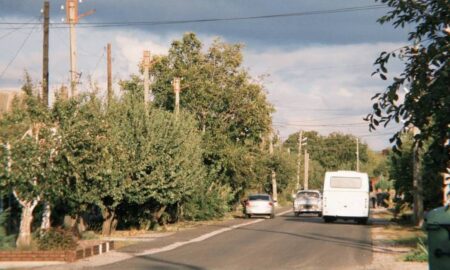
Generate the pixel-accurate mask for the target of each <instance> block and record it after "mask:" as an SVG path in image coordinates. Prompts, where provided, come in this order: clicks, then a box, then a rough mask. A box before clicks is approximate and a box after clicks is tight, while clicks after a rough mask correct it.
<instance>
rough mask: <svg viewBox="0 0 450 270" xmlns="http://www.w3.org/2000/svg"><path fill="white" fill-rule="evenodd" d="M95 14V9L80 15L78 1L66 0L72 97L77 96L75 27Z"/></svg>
mask: <svg viewBox="0 0 450 270" xmlns="http://www.w3.org/2000/svg"><path fill="white" fill-rule="evenodd" d="M93 13H95V9H93V10H90V11H88V12H86V13H83V14H78V0H66V21H67V23H68V24H69V28H70V32H69V33H70V89H71V93H70V94H71V97H75V96H77V94H78V93H77V84H78V72H77V37H76V33H75V25H76V24H77V23H78V20H79V19H81V18H83V17H86V16H89V15H91V14H93Z"/></svg>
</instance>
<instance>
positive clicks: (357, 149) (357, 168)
mask: <svg viewBox="0 0 450 270" xmlns="http://www.w3.org/2000/svg"><path fill="white" fill-rule="evenodd" d="M356 171H357V172H359V138H356Z"/></svg>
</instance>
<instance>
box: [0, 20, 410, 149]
mask: <svg viewBox="0 0 450 270" xmlns="http://www.w3.org/2000/svg"><path fill="white" fill-rule="evenodd" d="M8 20H9V19H8ZM26 34H27V31H18V32H17V33H14V34H11V35H10V36H9V37H8V39H7V40H8V42H2V43H0V51H2V52H3V53H2V54H1V55H0V69H3V68H4V67H5V66H6V64H7V63H8V62H9V61H10V59H11V57H12V56H13V55H14V53H15V52H16V51H17V49H18V46H11V44H21V42H22V41H23V40H24V38H25V37H26ZM182 34H183V33H182V32H171V33H167V34H165V35H156V34H152V33H149V32H145V31H140V30H123V29H118V30H111V29H109V30H106V29H100V30H97V29H77V39H78V53H79V57H78V70H79V71H80V72H82V74H83V75H82V85H81V86H80V88H82V89H84V90H88V89H89V84H88V80H87V78H88V77H92V79H93V80H94V81H97V82H99V86H100V87H101V88H102V89H105V88H106V53H105V47H106V44H107V43H108V42H111V43H112V49H113V51H112V55H113V81H114V83H115V84H114V85H115V91H116V92H117V91H118V86H117V82H118V81H119V80H120V79H126V78H127V77H128V76H129V75H130V74H131V73H137V72H138V64H139V62H140V60H141V57H142V52H143V50H144V49H149V50H150V51H151V53H152V54H165V53H167V50H168V49H169V47H170V44H171V41H172V40H174V39H179V38H180V37H181V36H182ZM50 38H51V40H50V49H51V54H50V72H51V73H50V78H51V89H55V88H57V87H58V86H59V85H61V84H62V83H64V84H66V85H67V84H68V78H69V42H68V40H69V39H68V30H67V29H54V30H53V31H51V33H50ZM200 39H201V40H202V42H203V44H204V48H207V47H208V46H209V45H210V44H211V43H212V41H213V40H214V39H215V37H214V36H212V35H200ZM222 40H226V39H224V38H222ZM41 42H42V35H41V34H40V32H39V31H36V32H35V33H34V34H32V35H31V36H30V39H29V40H28V42H27V44H26V46H25V47H24V48H23V50H22V51H21V52H20V53H19V55H18V57H17V59H16V60H15V61H14V62H13V64H12V65H11V66H10V68H9V69H8V71H7V72H6V73H5V76H4V78H2V80H1V81H0V87H1V88H5V87H6V86H7V87H10V88H20V85H21V79H22V76H23V70H24V69H27V70H28V71H30V73H31V74H32V76H33V78H34V79H36V80H39V79H40V76H41V61H42V59H41V50H42V47H41ZM401 45H402V44H398V43H373V44H350V45H323V44H316V45H310V46H307V47H299V48H298V49H295V50H281V49H280V48H279V47H271V48H268V47H265V48H264V47H262V48H258V51H256V50H255V49H253V48H251V47H247V48H246V49H245V51H244V59H245V65H246V67H247V68H249V70H250V73H251V74H252V75H253V76H254V77H256V76H259V75H261V74H269V75H270V76H269V77H268V78H267V79H265V80H264V82H265V85H266V88H267V90H268V98H269V101H270V102H272V103H273V104H274V105H275V107H276V110H277V112H276V113H275V115H274V123H275V125H276V127H277V128H278V129H279V130H280V131H281V135H282V136H283V137H286V136H288V135H289V134H290V133H293V132H296V131H298V130H299V129H306V130H311V129H314V130H318V131H320V132H321V133H324V134H326V133H329V132H332V131H341V132H348V133H353V134H355V135H367V134H368V130H367V126H366V125H365V124H364V122H363V121H362V117H363V116H365V114H366V113H368V112H370V108H371V100H370V98H371V97H372V95H373V94H374V93H375V92H378V91H381V90H383V87H384V86H385V84H384V82H382V81H381V80H379V79H378V78H372V77H371V76H370V75H371V73H372V71H373V66H372V64H373V62H374V60H375V58H376V57H377V56H378V54H379V53H380V52H381V51H383V50H391V49H394V48H398V47H400V46H401ZM354 123H356V124H355V125H353V124H354ZM338 124H344V125H342V126H337V125H338ZM346 124H352V125H346ZM380 133H386V131H381V132H380ZM387 137H388V136H387V135H386V136H384V137H383V136H369V137H365V138H366V140H367V142H368V143H369V144H370V146H371V147H373V148H375V149H381V148H383V147H386V146H388V144H389V143H388V141H387Z"/></svg>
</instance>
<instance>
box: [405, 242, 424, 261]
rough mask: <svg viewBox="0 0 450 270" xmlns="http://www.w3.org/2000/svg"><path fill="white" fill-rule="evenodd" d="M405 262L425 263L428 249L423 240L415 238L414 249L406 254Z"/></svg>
mask: <svg viewBox="0 0 450 270" xmlns="http://www.w3.org/2000/svg"><path fill="white" fill-rule="evenodd" d="M405 261H407V262H427V261H428V248H427V245H426V242H425V240H424V238H420V237H419V238H416V248H415V249H413V250H412V251H411V252H409V253H408V254H406V256H405Z"/></svg>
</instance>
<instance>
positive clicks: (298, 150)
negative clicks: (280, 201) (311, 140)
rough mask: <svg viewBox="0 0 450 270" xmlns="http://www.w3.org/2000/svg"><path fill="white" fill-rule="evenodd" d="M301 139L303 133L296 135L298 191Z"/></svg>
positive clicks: (298, 187)
mask: <svg viewBox="0 0 450 270" xmlns="http://www.w3.org/2000/svg"><path fill="white" fill-rule="evenodd" d="M302 137H303V131H300V132H299V133H298V141H297V144H298V145H297V147H298V149H297V190H299V189H300V164H301V161H302V160H301V159H302V139H303V138H302Z"/></svg>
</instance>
